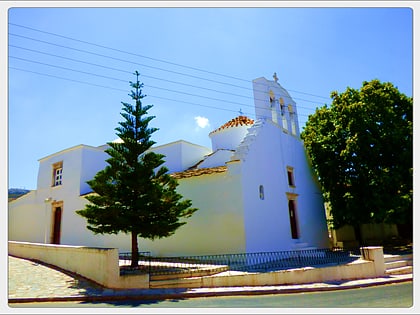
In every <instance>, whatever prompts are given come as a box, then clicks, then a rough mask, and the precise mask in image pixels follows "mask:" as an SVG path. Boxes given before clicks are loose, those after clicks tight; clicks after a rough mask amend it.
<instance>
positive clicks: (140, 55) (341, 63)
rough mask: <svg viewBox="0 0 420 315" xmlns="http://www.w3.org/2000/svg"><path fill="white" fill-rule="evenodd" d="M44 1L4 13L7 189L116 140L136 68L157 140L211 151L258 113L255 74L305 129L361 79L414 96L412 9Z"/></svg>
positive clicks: (31, 182)
mask: <svg viewBox="0 0 420 315" xmlns="http://www.w3.org/2000/svg"><path fill="white" fill-rule="evenodd" d="M333 4H334V2H331V5H333ZM356 4H357V3H356ZM379 4H380V3H379V2H378V5H379ZM94 5H101V3H100V2H98V3H97V4H94ZM193 5H194V2H193V3H191V6H193ZM49 6H50V8H41V7H39V8H24V7H14V8H11V9H9V10H8V14H7V15H6V16H7V22H8V27H7V25H6V29H5V32H6V36H5V37H3V38H7V40H8V41H7V46H8V47H7V46H6V47H7V50H6V51H7V57H8V121H7V122H8V187H9V188H12V187H13V188H26V189H36V181H37V172H38V163H39V162H38V160H39V159H40V158H43V157H45V156H48V155H50V154H52V153H55V152H57V151H60V150H63V149H66V148H69V147H72V146H75V145H78V144H86V145H92V146H98V145H102V144H104V143H106V142H109V141H112V140H114V139H115V138H116V135H115V130H114V129H115V128H116V127H117V126H118V122H119V121H121V119H122V118H121V116H120V112H121V101H124V102H129V101H130V98H129V96H128V94H129V92H130V86H129V83H128V82H129V81H133V80H135V77H134V76H133V75H132V73H133V72H134V71H136V70H138V71H139V72H140V74H141V76H140V80H141V81H142V82H143V83H144V88H143V92H144V94H146V95H148V96H147V97H146V98H145V99H144V103H145V104H153V105H154V107H153V108H152V109H151V110H150V112H149V114H150V115H154V116H156V118H155V119H153V120H152V122H151V126H152V127H157V128H159V131H157V132H156V133H155V134H154V135H153V137H152V138H153V140H154V141H156V142H157V145H159V144H165V143H168V142H171V141H176V140H179V139H184V140H187V141H190V142H193V143H197V144H200V145H204V146H207V147H211V142H210V139H209V137H208V134H209V132H211V131H212V130H214V129H216V128H218V127H219V126H220V125H222V124H223V123H225V122H226V121H228V120H230V119H232V118H234V117H236V116H238V115H239V111H240V110H241V111H242V112H243V113H244V114H245V115H247V116H249V117H251V118H254V109H253V95H252V82H251V81H252V80H253V79H255V78H258V77H266V78H267V79H272V75H273V73H274V72H276V73H277V76H278V77H279V83H280V84H281V85H282V86H283V87H285V88H286V89H288V91H289V93H290V94H291V96H292V97H293V98H294V100H295V101H296V103H297V108H298V115H299V124H300V128H301V129H302V128H303V127H304V125H305V122H306V119H307V116H308V115H309V114H312V113H314V111H315V108H316V107H320V106H322V105H324V104H330V98H329V96H330V93H331V92H332V91H338V92H344V90H345V89H346V87H353V88H360V86H361V85H362V82H363V81H370V80H372V79H379V80H381V81H384V82H385V81H386V82H388V81H389V82H392V83H393V84H394V85H395V86H397V87H398V88H399V90H400V91H401V92H402V93H404V94H406V95H408V96H412V95H413V90H412V89H413V11H412V9H410V8H403V7H388V8H381V7H370V8H367V7H365V8H355V7H354V8H352V7H345V8H341V7H336V8H334V7H329V8H320V7H318V8H316V7H313V8H303V7H296V8H285V7H265V8H259V7H253V8H239V7H235V8H221V7H217V8H200V7H198V8H195V7H190V8H121V7H119V8H60V7H57V8H53V6H54V2H52V3H51V4H50V5H49ZM2 30H3V29H2ZM7 33H8V35H7Z"/></svg>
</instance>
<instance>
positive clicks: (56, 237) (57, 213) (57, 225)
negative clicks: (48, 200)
mask: <svg viewBox="0 0 420 315" xmlns="http://www.w3.org/2000/svg"><path fill="white" fill-rule="evenodd" d="M61 213H62V209H61V207H55V208H54V223H53V224H54V225H53V235H52V242H51V243H52V244H60V234H61Z"/></svg>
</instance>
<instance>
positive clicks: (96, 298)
mask: <svg viewBox="0 0 420 315" xmlns="http://www.w3.org/2000/svg"><path fill="white" fill-rule="evenodd" d="M412 281H413V278H412V277H411V278H402V279H398V278H395V279H392V280H384V281H376V282H367V283H358V284H351V285H338V286H326V287H307V288H281V289H254V290H243V291H234V290H233V291H232V290H231V291H229V289H226V291H217V292H214V291H206V292H184V293H146V294H122V293H119V294H114V295H93V296H63V297H34V298H9V299H8V303H9V304H13V303H36V302H70V301H72V302H100V301H122V300H167V299H182V298H198V297H217V296H244V295H269V294H291V293H304V292H325V291H338V290H349V289H359V288H366V287H373V286H379V285H385V284H395V283H403V282H412Z"/></svg>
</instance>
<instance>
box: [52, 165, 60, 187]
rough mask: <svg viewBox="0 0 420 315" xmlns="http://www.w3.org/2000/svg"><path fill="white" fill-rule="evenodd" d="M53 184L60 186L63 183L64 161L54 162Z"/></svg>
mask: <svg viewBox="0 0 420 315" xmlns="http://www.w3.org/2000/svg"><path fill="white" fill-rule="evenodd" d="M52 167H53V173H52V175H53V180H52V185H53V186H60V185H61V184H62V183H63V161H61V162H57V163H54V164H53V166H52Z"/></svg>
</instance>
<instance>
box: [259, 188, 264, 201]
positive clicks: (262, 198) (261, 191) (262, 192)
mask: <svg viewBox="0 0 420 315" xmlns="http://www.w3.org/2000/svg"><path fill="white" fill-rule="evenodd" d="M260 199H261V200H264V186H263V185H260Z"/></svg>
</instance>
